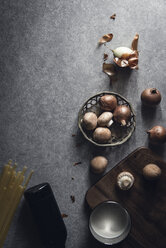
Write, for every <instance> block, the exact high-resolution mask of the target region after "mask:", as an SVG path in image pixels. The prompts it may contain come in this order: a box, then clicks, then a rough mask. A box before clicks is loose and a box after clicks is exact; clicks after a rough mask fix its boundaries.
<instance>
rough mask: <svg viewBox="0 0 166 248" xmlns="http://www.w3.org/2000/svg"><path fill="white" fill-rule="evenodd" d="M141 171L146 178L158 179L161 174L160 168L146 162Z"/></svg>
mask: <svg viewBox="0 0 166 248" xmlns="http://www.w3.org/2000/svg"><path fill="white" fill-rule="evenodd" d="M142 172H143V176H144V177H145V178H146V179H148V180H155V179H158V178H159V177H160V175H161V169H160V167H159V166H158V165H156V164H147V165H146V166H145V167H144V168H143V171H142Z"/></svg>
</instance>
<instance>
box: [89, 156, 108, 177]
mask: <svg viewBox="0 0 166 248" xmlns="http://www.w3.org/2000/svg"><path fill="white" fill-rule="evenodd" d="M90 165H91V170H92V172H94V173H96V174H99V173H103V172H104V171H105V169H106V168H107V165H108V160H107V159H106V158H105V157H103V156H96V157H94V158H93V159H92V160H91V162H90Z"/></svg>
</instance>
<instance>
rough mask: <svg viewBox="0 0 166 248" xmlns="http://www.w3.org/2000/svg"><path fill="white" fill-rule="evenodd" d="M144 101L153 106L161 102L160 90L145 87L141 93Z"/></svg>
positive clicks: (145, 103)
mask: <svg viewBox="0 0 166 248" xmlns="http://www.w3.org/2000/svg"><path fill="white" fill-rule="evenodd" d="M141 100H142V103H143V104H144V105H146V106H149V107H153V106H156V105H158V104H159V103H160V102H161V94H160V91H159V90H157V89H156V88H148V89H145V90H144V91H143V92H142V94H141Z"/></svg>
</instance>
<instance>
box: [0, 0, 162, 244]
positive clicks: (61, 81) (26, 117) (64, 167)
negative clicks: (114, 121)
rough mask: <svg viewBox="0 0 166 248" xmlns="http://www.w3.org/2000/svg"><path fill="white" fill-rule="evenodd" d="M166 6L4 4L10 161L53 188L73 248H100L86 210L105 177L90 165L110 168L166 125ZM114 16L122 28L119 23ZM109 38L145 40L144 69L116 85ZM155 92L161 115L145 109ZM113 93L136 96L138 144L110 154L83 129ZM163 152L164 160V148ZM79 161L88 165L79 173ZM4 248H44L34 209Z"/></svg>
mask: <svg viewBox="0 0 166 248" xmlns="http://www.w3.org/2000/svg"><path fill="white" fill-rule="evenodd" d="M165 7H166V6H165V1H163V0H158V1H155V0H151V1H149V0H142V1H137V0H123V1H121V0H105V1H104V0H91V1H89V0H84V1H83V0H82V1H81V0H71V1H67V0H63V1H62V0H61V1H58V0H47V1H46V0H35V1H34V0H28V1H26V0H12V1H9V0H1V1H0V164H1V166H2V165H3V164H4V163H5V162H6V161H8V159H9V158H12V159H13V160H16V161H17V162H18V164H19V165H20V166H23V165H24V164H26V165H27V166H28V167H29V169H35V174H34V175H33V178H32V180H31V182H30V185H29V186H33V185H35V184H38V183H41V182H45V181H47V182H49V183H50V184H51V186H52V189H53V191H54V193H55V197H56V199H57V202H58V204H59V207H60V209H61V212H62V213H66V214H68V215H69V217H68V218H66V219H65V223H66V226H67V229H68V238H67V242H66V248H76V247H78V248H92V247H95V248H96V247H99V246H98V245H97V244H95V242H93V241H92V239H91V237H90V234H89V230H88V212H87V210H86V208H85V204H84V197H85V193H86V191H87V189H88V188H89V187H90V186H91V185H92V184H93V183H94V182H96V181H97V180H98V178H99V177H96V176H94V175H91V174H90V172H89V160H90V159H91V158H92V157H93V156H94V154H103V155H105V156H107V157H108V159H109V166H108V170H110V169H111V168H112V167H113V166H114V165H115V164H116V163H117V162H119V161H120V160H121V159H122V158H124V157H125V156H126V155H128V154H129V153H130V152H132V151H133V150H134V149H136V148H137V147H139V146H142V145H146V146H147V145H148V142H147V135H146V134H145V130H146V129H147V128H150V127H152V126H153V125H155V124H163V125H165V123H166V98H165V95H166V87H165V78H166V70H165V52H166V28H165V27H166V26H165V24H166V21H165V9H166V8H165ZM113 13H116V14H117V18H116V20H115V21H113V20H110V19H109V17H110V15H112V14H113ZM109 32H112V33H113V34H114V38H113V40H112V41H111V43H109V44H108V46H109V47H110V48H116V47H117V46H122V45H124V46H128V45H130V43H131V41H132V39H133V37H134V35H135V33H136V32H138V33H139V34H140V42H139V51H140V63H139V68H140V69H139V71H133V72H129V71H128V70H127V71H126V70H125V71H123V70H119V75H118V81H117V82H115V83H114V84H112V85H111V84H110V81H109V78H108V77H107V75H105V74H104V73H103V72H102V63H103V60H102V59H103V53H104V52H105V51H108V49H106V48H105V47H104V46H102V47H100V48H97V41H98V39H99V38H100V37H101V36H102V35H104V34H106V33H109ZM109 60H110V61H111V60H112V56H110V58H109ZM146 87H157V88H158V89H159V90H160V91H161V92H162V95H163V100H162V102H161V105H160V106H159V107H158V108H157V110H156V111H152V112H149V111H146V110H143V109H141V104H140V94H141V92H142V90H144V89H145V88H146ZM103 90H112V91H115V92H118V93H120V94H122V95H123V96H125V97H126V98H128V100H129V101H130V102H131V103H132V104H133V107H134V109H135V111H136V115H137V128H136V131H135V133H134V135H133V136H132V138H131V139H130V140H129V141H128V142H127V143H125V144H124V145H122V146H120V147H115V148H112V149H110V148H109V149H104V150H103V149H95V148H94V147H93V146H92V145H90V144H89V143H87V142H86V141H85V140H84V139H83V138H82V136H81V135H80V133H79V131H78V128H77V114H78V111H79V108H80V106H81V105H82V104H83V102H85V100H86V99H87V98H89V97H90V96H91V95H94V94H95V93H98V92H100V91H103ZM73 133H76V134H77V136H76V137H72V134H73ZM78 143H79V144H80V146H79V147H76V144H78ZM165 148H166V147H165ZM156 152H158V153H159V154H160V155H162V156H163V157H164V147H163V149H158V151H156ZM165 158H166V156H165ZM78 161H81V162H82V164H81V165H78V166H76V167H74V166H73V163H74V162H78ZM71 177H74V178H75V180H74V181H72V180H71ZM72 194H73V195H75V198H76V202H75V203H74V204H72V203H71V200H70V195H72ZM4 247H5V248H13V247H17V248H29V247H31V248H38V247H41V244H40V239H39V237H38V234H37V231H36V229H35V225H34V224H33V220H32V218H31V215H30V213H29V211H28V209H27V207H26V205H25V204H24V202H22V203H21V204H20V206H19V208H18V210H17V213H16V215H15V217H14V221H13V222H12V225H11V229H10V231H9V234H8V237H7V240H6V242H5V246H4ZM100 247H101V246H100Z"/></svg>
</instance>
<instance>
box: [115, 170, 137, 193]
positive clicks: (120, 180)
mask: <svg viewBox="0 0 166 248" xmlns="http://www.w3.org/2000/svg"><path fill="white" fill-rule="evenodd" d="M133 183H134V177H133V175H132V174H131V173H130V172H127V171H124V172H121V173H120V174H119V175H118V177H117V184H118V186H119V188H120V189H122V190H128V189H130V188H131V187H132V186H133Z"/></svg>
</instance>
